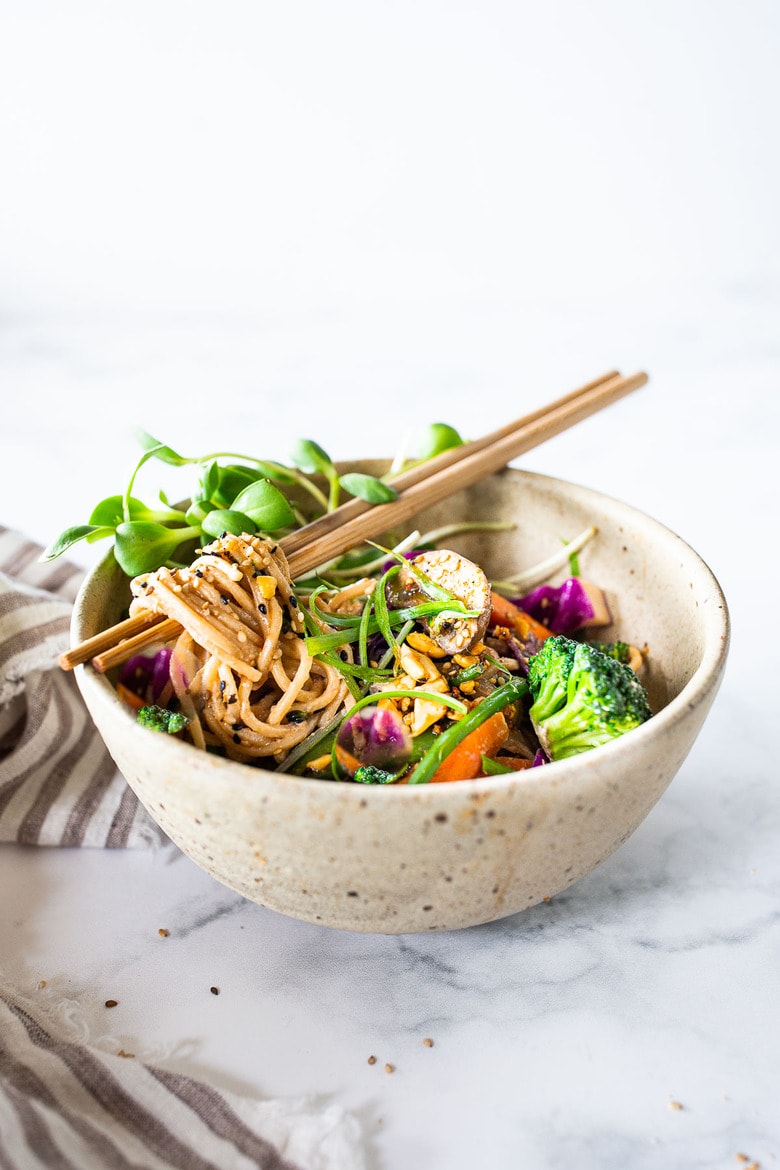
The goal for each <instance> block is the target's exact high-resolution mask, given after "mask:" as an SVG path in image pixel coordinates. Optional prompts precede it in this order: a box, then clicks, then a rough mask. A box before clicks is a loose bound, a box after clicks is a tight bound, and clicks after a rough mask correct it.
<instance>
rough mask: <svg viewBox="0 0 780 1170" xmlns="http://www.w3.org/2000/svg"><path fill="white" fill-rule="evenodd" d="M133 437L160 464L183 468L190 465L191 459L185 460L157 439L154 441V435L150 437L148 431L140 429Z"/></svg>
mask: <svg viewBox="0 0 780 1170" xmlns="http://www.w3.org/2000/svg"><path fill="white" fill-rule="evenodd" d="M135 437H136V438H137V440H138V442H139V443H140V444H141V446H142V447H143V449H144V451H146V452H147V453H148V454H149V455H152V456H154V458H155V459H159V460H160V462H161V463H169V464H170V465H171V467H184V466H186V464H188V463H192V460H191V459H185V458H184V456H183V455H179V454H178V453H177V452H176V451H174V449H173V447H168V446H166V444H165V443H161V442H160V440H159V439H155V437H154V435H150V434H149V432H148V431H144V430H141V429H140V427H139V428H138V429H137V430H136V432H135Z"/></svg>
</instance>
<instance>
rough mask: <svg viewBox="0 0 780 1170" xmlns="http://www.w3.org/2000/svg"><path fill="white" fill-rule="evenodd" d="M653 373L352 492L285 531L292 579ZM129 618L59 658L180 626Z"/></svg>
mask: <svg viewBox="0 0 780 1170" xmlns="http://www.w3.org/2000/svg"><path fill="white" fill-rule="evenodd" d="M646 382H647V375H646V374H644V373H637V374H633V375H631V376H630V377H627V378H624V377H622V376H621V375H620V374H619V373H617V372H615V371H612V372H610V373H609V374H604V375H602V377H601V378H597V379H595V380H594V381H592V382H588V383H586V384H585V385H584V386H581V387H580V388H579V389H578V390H573V391H571V392H570V393H569V394H565V395H563V396H562V397H561V398H558V399H556V400H555V401H553V402H551V403H549V404H548V405H547V406H544V407H541V408H540V409H538V410H535V411H532V412H531V413H530V414H527V415H525V416H523V417H522V418H520V419H517V420H515V421H514V422H512V423H508V424H507V425H506V426H503V427H500V428H499V429H498V430H496V431H493V432H491V433H490V434H489V435H486V436H484V437H483V438H481V439H476V440H474V441H473V442H470V443H466V444H464V445H463V446H461V447H455V448H452V449H451V450H449V451H444V452H442V454H441V455H439V456H437V457H436V458H434V459H431V460H428V461H426V462H425V463H424V464H419V465H417V466H416V467H413V468H410V469H409V470H408V471H406V472H403V473H401V474H399V475H397V476H394V477H393V479H392V484H393V487H395V488H396V490H397V491H398V493H399V494H398V497H397V499H395V500H392V501H391V502H390V503H387V504H374V505H371V504H367V503H366V502H365V501H363V500H358V499H353V500H349V501H348V502H347V503H346V504H342V506H341V507H340V508H337V509H336V510H335V511H333V512H331V513H329V514H328V515H327V516H323V517H321V518H320V519H319V520H315V521H313V522H312V523H311V524H307V525H305V526H304V527H303V528H300V529H298V531H297V532H294V533H292V534H291V535H290V536H287V537H285V538H284V539H283V540H282V541H280V545H281V547H282V549H283V551H284V552H285V554H286V555H287V557H288V560H289V565H290V573H291V576H292V577H293V579H295V578H296V577H299V576H301V575H302V574H304V573H308V572H311V571H312V570H313V569H316V568H318V567H319V566H321V565H324V564H326V563H327V562H328V561H329V560H332V559H333V558H334V557H336V556H339V555H340V554H341V553H343V552H345V551H346V550H347V549H348V548H352V547H353V546H354V545H357V544H361V543H362V542H363V541H365V540H369V539H371V538H372V537H375V536H378V535H380V534H381V533H383V532H385V531H387V530H388V529H390V528H392V527H393V526H394V525H396V524H399V523H402V522H403V521H404V520H408V519H410V518H411V517H412V516H414V515H415V513H417V512H420V511H422V510H423V509H424V508H426V507H430V506H431V505H432V504H434V503H438V502H440V501H441V500H443V499H446V498H447V496H448V495H451V494H452V493H453V492H455V491H457V490H459V489H461V488H465V487H470V486H472V485H473V484H475V483H477V482H478V481H479V480H481V479H484V478H485V477H487V476H488V475H491V474H492V473H493V472H495V471H498V470H500V468H502V467H504V466H505V465H506V464H507V463H509V462H510V461H511V460H512V459H516V458H517V457H518V456H519V455H522V454H523V453H524V452H526V451H529V450H531V448H533V447H536V446H538V445H539V444H540V443H543V442H545V441H546V440H547V439H550V438H553V437H554V436H555V435H558V434H560V433H561V432H562V431H564V430H567V429H568V428H569V427H571V426H573V425H575V424H576V423H578V422H580V421H582V420H583V419H585V418H588V417H589V416H590V415H592V414H595V413H596V412H597V411H599V410H603V409H604V408H605V407H606V406H609V405H611V404H612V403H613V402H617V401H618V400H619V399H621V398H623V397H625V396H626V395H627V394H630V393H632V392H633V391H634V390H637V389H638V388H639V387H640V386H644V385H645V383H646ZM138 621H139V619H132V618H131V619H129V621H128V622H122V623H120V624H119V625H118V626H113V627H112V628H111V629H109V630H105V631H104V632H103V633H101V634H97V635H96V636H95V637H94V638H90V639H89V640H88V641H87V642H84V643H82V644H81V645H79V646H75V647H73V648H72V649H71V650H69V651H68V652H67V653H66V654H63V655H62V657H61V658H60V665H61V666H62V667H63V669H65V670H69V669H71V668H72V667H73V666H76V665H79V664H80V663H83V662H86V661H88V660H89V659H90V658H91V659H92V663H93V665H94V667H95V668H96V669H97V670H99V671H101V672H105V671H107V670H110V669H111V668H112V667H113V666H118V665H120V664H121V663H122V662H126V661H127V659H128V658H131V657H132V656H133V654H135V653H137V651H138V650H140V649H141V648H143V646H146V645H149V644H151V643H154V642H157V641H167V640H169V639H170V638H172V637H174V636H175V635H176V633H178V631H179V630H180V629H181V627H180V625H179V623H178V622H175V621H172V619H165V620H160V619H157V618H155V619H152V620H149V619H145V620H144V621H143V625H142V627H141V628H140V629H139V628H138V627H137V625H135V626H133V623H134V622H135V623H137V622H138Z"/></svg>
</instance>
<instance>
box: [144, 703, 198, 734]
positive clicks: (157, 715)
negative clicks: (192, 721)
mask: <svg viewBox="0 0 780 1170" xmlns="http://www.w3.org/2000/svg"><path fill="white" fill-rule="evenodd" d="M136 719H137V720H138V722H139V723H140V724H141V726H142V727H149V728H151V730H152V731H167V732H168V734H169V735H176V733H177V732H178V731H183V730H184V728H185V727H186V726H187V724H188V723H189V719H188V718H187V716H186V715H182V713H181V711H169V710H168V708H167V707H158V706H157V704H156V703H151V704H150V705H149V706H148V707H142V708H141V710H140V711H139V712H138V715H137V716H136Z"/></svg>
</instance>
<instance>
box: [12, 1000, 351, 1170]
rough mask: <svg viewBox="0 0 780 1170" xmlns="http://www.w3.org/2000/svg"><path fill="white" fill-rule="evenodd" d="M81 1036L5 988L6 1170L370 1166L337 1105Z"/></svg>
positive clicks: (58, 1016) (59, 1014) (42, 1006)
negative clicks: (237, 1089) (289, 1096)
mask: <svg viewBox="0 0 780 1170" xmlns="http://www.w3.org/2000/svg"><path fill="white" fill-rule="evenodd" d="M60 1006H62V1005H60ZM77 1032H78V1029H77V1028H76V1027H75V1026H74V1023H73V1021H72V1020H68V1019H67V1016H66V1013H64V1012H63V1011H58V1010H57V1005H51V1004H46V1003H43V1002H41V1001H40V1000H36V999H34V998H33V997H32V996H22V995H19V994H18V993H17V992H14V991H11V990H10V989H9V988H8V987H7V986H5V985H4V984H3V982H2V981H1V980H0V1166H1V1167H2V1168H3V1170H365V1160H364V1156H363V1152H362V1148H361V1141H360V1134H359V1129H358V1125H357V1122H356V1121H355V1120H354V1118H352V1117H351V1116H350V1115H349V1114H347V1113H345V1112H344V1111H343V1110H342V1109H341V1108H340V1107H338V1106H336V1105H326V1106H324V1107H318V1106H316V1105H315V1104H312V1103H310V1102H307V1101H301V1100H294V1101H262V1100H256V1099H253V1098H250V1097H240V1096H238V1095H236V1094H234V1093H226V1092H221V1091H218V1090H217V1089H215V1088H213V1087H212V1086H210V1085H208V1084H205V1083H204V1082H202V1081H199V1080H195V1079H193V1078H192V1077H189V1076H184V1075H182V1074H181V1073H176V1072H171V1071H169V1070H166V1069H165V1068H163V1067H161V1066H159V1065H154V1064H150V1063H145V1062H144V1061H143V1060H141V1059H139V1058H138V1057H137V1056H131V1055H130V1054H124V1055H117V1054H116V1049H114V1051H113V1052H108V1051H104V1050H103V1047H102V1046H96V1045H92V1044H88V1043H85V1042H84V1041H83V1040H81V1039H74V1038H73V1037H74V1033H77Z"/></svg>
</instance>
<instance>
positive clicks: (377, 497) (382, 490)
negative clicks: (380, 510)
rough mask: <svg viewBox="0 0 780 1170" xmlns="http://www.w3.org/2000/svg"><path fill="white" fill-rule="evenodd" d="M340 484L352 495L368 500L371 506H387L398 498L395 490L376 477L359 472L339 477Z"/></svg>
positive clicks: (350, 472)
mask: <svg viewBox="0 0 780 1170" xmlns="http://www.w3.org/2000/svg"><path fill="white" fill-rule="evenodd" d="M339 483H340V484H341V486H342V487H343V488H344V490H345V491H347V492H349V493H350V495H353V496H357V497H358V498H359V499H361V500H367V501H368V503H369V504H387V503H389V502H390V500H395V499H397V497H398V492H397V491H396V490H395V488H393V487H390V485H389V484H387V483H383V482H382V480H381V479H377V478H376V476H373V475H363V474H361V473H360V472H359V471H348V472H347V473H346V475H341V476H339Z"/></svg>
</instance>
